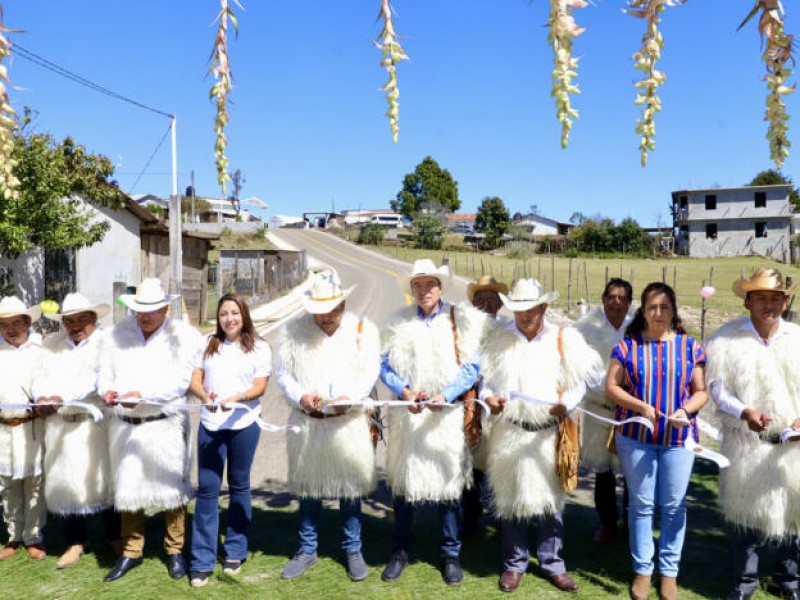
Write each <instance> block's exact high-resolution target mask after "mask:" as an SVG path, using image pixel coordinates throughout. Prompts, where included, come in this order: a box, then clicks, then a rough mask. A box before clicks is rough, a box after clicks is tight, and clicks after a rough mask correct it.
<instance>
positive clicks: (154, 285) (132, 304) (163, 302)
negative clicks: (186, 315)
mask: <svg viewBox="0 0 800 600" xmlns="http://www.w3.org/2000/svg"><path fill="white" fill-rule="evenodd" d="M176 298H180V294H165V293H164V286H163V284H162V283H161V280H160V279H156V278H155V277H150V278H148V279H145V280H143V281H142V283H140V284H139V287H137V288H136V293H135V294H122V295H121V296H120V297H119V299H120V302H122V303H123V304H124V305H125V306H127V307H128V308H130V309H131V310H133V311H135V312H151V311H154V310H158V309H159V308H164V307H165V306H167V305H168V304H169V303H170V302H172V301H173V300H175V299H176Z"/></svg>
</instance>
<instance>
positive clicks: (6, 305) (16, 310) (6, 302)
mask: <svg viewBox="0 0 800 600" xmlns="http://www.w3.org/2000/svg"><path fill="white" fill-rule="evenodd" d="M17 315H27V316H28V317H30V319H31V323H33V322H35V321H38V320H39V317H41V316H42V309H41V308H39V307H38V306H31V307H30V308H29V307H27V306H25V303H24V302H23V301H22V300H20V299H19V298H17V297H16V296H6V297H5V298H3V299H2V300H0V319H10V318H11V317H16V316H17Z"/></svg>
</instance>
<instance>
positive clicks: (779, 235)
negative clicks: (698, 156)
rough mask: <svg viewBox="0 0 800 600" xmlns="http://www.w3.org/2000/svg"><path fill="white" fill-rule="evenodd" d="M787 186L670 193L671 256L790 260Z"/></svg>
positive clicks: (790, 220)
mask: <svg viewBox="0 0 800 600" xmlns="http://www.w3.org/2000/svg"><path fill="white" fill-rule="evenodd" d="M790 190H791V186H790V185H764V186H752V187H751V186H748V187H737V188H714V189H701V190H678V191H675V192H672V217H673V227H674V234H675V252H676V253H677V254H682V255H685V256H692V257H696V258H715V257H721V256H751V255H758V256H765V257H769V258H772V259H775V260H779V261H782V262H789V261H790V260H791V258H792V246H793V244H794V240H795V237H794V234H795V232H794V226H793V211H792V205H791V204H790V203H789V192H790Z"/></svg>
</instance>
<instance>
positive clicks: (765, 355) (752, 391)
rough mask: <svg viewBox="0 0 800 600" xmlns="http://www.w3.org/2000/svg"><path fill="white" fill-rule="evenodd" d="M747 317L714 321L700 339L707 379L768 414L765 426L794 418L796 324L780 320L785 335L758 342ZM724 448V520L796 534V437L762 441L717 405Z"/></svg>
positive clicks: (799, 382)
mask: <svg viewBox="0 0 800 600" xmlns="http://www.w3.org/2000/svg"><path fill="white" fill-rule="evenodd" d="M748 319H749V317H748V316H745V317H740V318H738V319H734V320H733V321H731V322H729V323H727V324H725V325H723V326H722V327H720V328H719V329H718V330H717V331H716V332H715V333H714V335H713V336H712V337H711V338H710V339H709V340H707V342H706V343H705V344H704V346H705V350H706V355H707V357H708V362H707V363H706V378H707V380H708V381H709V382H712V383H713V382H719V383H721V384H722V385H724V386H725V388H727V389H728V391H730V392H731V393H732V394H733V395H734V396H736V397H737V398H738V399H739V400H740V401H741V402H742V403H743V404H744V405H745V406H747V407H750V408H754V409H756V410H758V411H760V412H763V413H766V414H768V415H770V416H772V417H773V419H774V420H773V422H772V424H771V425H770V430H778V431H780V429H782V428H784V427H788V426H790V425H791V424H792V422H793V421H794V420H795V419H797V418H798V417H800V369H798V357H799V356H800V327H798V326H797V325H795V324H793V323H787V322H784V323H782V324H781V329H782V330H784V331H785V333H784V334H782V335H779V336H778V337H777V338H775V339H774V340H773V341H772V342H771V343H770V345H769V346H764V345H763V344H762V343H761V342H760V341H759V340H757V339H756V338H755V336H754V335H753V334H752V333H751V329H750V328H749V326H748V324H747V320H748ZM718 413H719V414H720V419H721V423H722V431H723V438H722V453H723V454H725V456H727V457H728V458H729V459H730V461H731V466H730V467H728V468H727V469H723V470H721V471H720V488H719V498H720V504H721V505H722V511H723V513H724V516H725V519H727V520H728V521H730V522H731V523H733V524H735V525H737V526H740V527H747V528H751V529H754V530H756V531H759V532H760V533H762V534H763V535H764V536H766V537H771V538H784V537H792V538H797V537H798V536H800V477H798V474H800V443H798V442H789V443H787V444H776V445H773V444H766V443H764V442H762V441H760V440H759V438H758V435H757V434H755V433H753V432H751V431H750V430H749V429H748V427H747V424H746V423H745V422H744V421H743V420H741V419H736V418H734V417H733V416H731V415H728V414H725V413H723V412H722V411H718Z"/></svg>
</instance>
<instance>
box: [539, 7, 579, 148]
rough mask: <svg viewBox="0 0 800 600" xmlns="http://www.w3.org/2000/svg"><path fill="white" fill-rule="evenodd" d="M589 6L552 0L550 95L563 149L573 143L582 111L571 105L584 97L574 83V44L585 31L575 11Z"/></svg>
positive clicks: (549, 34)
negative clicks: (577, 96)
mask: <svg viewBox="0 0 800 600" xmlns="http://www.w3.org/2000/svg"><path fill="white" fill-rule="evenodd" d="M587 4H588V2H586V1H585V0H550V18H549V25H550V32H549V33H548V35H547V41H548V42H550V45H551V46H552V47H553V63H554V68H553V90H552V92H550V95H551V96H553V98H555V100H556V116H557V117H558V121H559V122H560V123H561V147H562V148H566V147H567V144H568V143H569V132H570V130H571V129H572V121H573V120H574V119H577V118H578V111H577V110H575V109H574V108H572V105H571V104H570V94H580V93H581V91H580V89H578V86H577V85H575V83H574V82H573V79H575V77H577V75H578V73H577V71H576V69H577V68H578V59H577V58H575V57H573V56H572V40H574V39H575V38H576V37H578V36H579V35H580V34H581V33H583V32H584V31H585V29H584V28H583V27H578V24H577V23H575V19H574V18H573V17H572V11H573V10H574V9H576V8H583V7H585V6H586V5H587Z"/></svg>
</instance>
